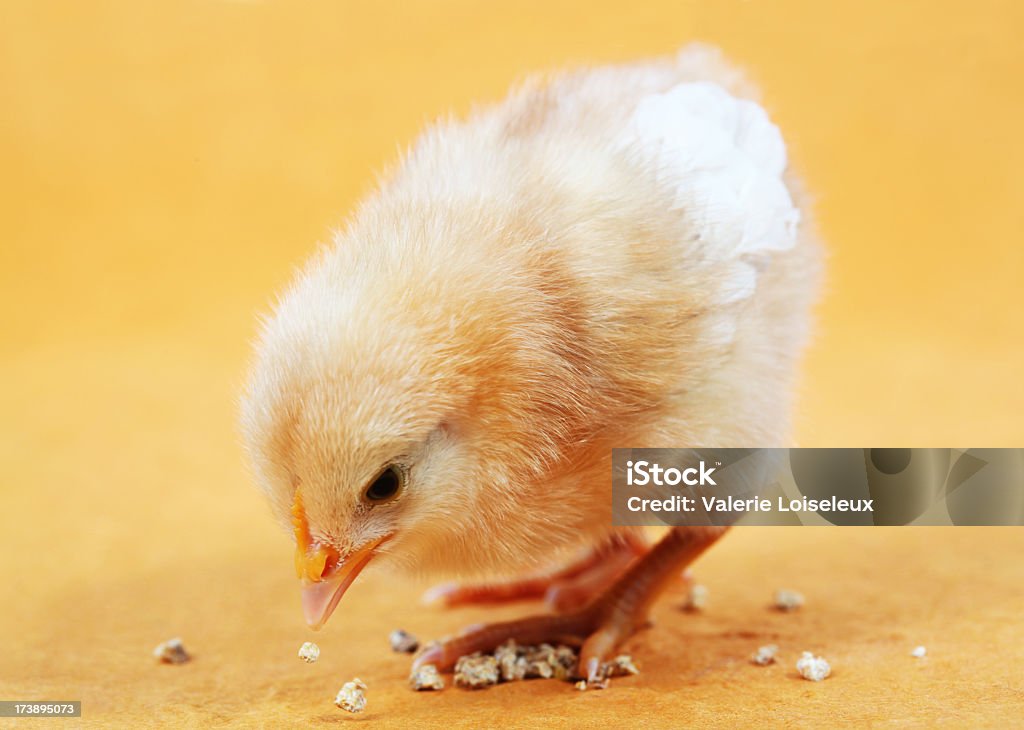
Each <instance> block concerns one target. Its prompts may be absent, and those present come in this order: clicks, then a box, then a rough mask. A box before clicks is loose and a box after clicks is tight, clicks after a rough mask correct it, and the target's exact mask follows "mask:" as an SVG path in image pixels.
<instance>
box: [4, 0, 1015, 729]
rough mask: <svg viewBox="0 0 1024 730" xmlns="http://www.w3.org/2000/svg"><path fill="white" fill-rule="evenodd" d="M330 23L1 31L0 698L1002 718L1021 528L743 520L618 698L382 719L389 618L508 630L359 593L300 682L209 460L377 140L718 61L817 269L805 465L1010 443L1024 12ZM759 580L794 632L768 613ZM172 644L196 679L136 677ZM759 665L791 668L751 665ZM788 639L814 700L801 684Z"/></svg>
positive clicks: (90, 18)
mask: <svg viewBox="0 0 1024 730" xmlns="http://www.w3.org/2000/svg"><path fill="white" fill-rule="evenodd" d="M352 5H353V7H346V6H345V5H339V4H337V3H326V2H325V3H308V4H306V3H304V4H303V9H304V11H305V14H303V15H299V14H298V13H297V11H296V10H295V7H296V6H295V5H294V4H285V3H280V4H278V3H259V2H209V1H205V0H204V1H202V2H199V1H198V0H197V1H195V2H183V3H166V4H163V5H160V6H159V7H158V8H157V9H154V8H155V7H157V6H156V4H153V3H133V2H126V1H123V2H109V3H104V4H91V3H90V4H83V3H75V2H66V3H47V2H35V3H18V4H14V3H10V4H8V7H5V8H4V10H3V12H2V17H0V108H2V109H3V110H4V112H3V114H2V115H0V117H2V118H0V168H2V169H3V170H4V175H3V176H0V241H2V244H0V307H2V309H3V311H4V313H5V316H4V324H3V332H4V336H3V343H2V345H0V348H2V349H0V494H2V495H3V507H4V509H3V510H2V512H0V536H2V537H0V540H2V543H0V548H2V550H0V585H3V586H4V587H5V589H6V590H5V591H4V593H3V594H2V598H3V609H2V611H0V636H3V646H2V649H3V650H2V652H0V697H2V698H34V699H44V698H49V699H75V698H80V699H82V700H83V701H84V704H85V718H84V719H83V721H82V723H83V724H89V723H90V722H106V723H111V724H118V725H122V726H134V727H137V726H140V725H146V724H150V723H160V724H166V725H170V724H192V725H196V726H199V725H201V726H210V725H220V724H224V725H230V724H239V725H259V724H265V725H266V726H268V727H279V726H283V725H289V724H294V725H296V726H305V725H306V724H308V723H309V721H310V720H323V721H324V722H336V723H341V722H347V721H350V720H351V719H352V718H348V717H343V716H342V713H340V711H337V710H335V708H334V707H333V705H332V704H331V698H332V697H333V694H334V692H335V691H336V690H337V689H338V687H339V686H340V685H341V683H342V682H343V681H345V680H347V679H349V678H351V676H352V675H359V676H361V677H362V678H363V679H364V680H366V681H367V683H368V684H369V686H370V690H369V698H370V709H369V711H368V712H367V713H366V714H365V715H364V716H363V718H362V719H364V720H366V721H367V722H369V723H370V724H380V725H394V726H400V725H403V724H405V725H408V724H410V723H412V722H413V721H415V722H416V723H419V724H422V725H427V724H430V723H434V724H437V725H439V726H449V727H479V726H482V725H488V724H494V723H496V722H499V721H507V720H510V719H515V720H518V721H519V724H523V725H540V724H544V723H545V722H555V721H561V720H563V719H564V718H566V717H570V718H572V719H573V720H574V721H575V724H579V725H588V724H594V725H597V724H615V723H619V722H621V723H630V722H635V721H637V720H638V719H639V718H643V719H645V720H647V721H649V722H650V723H651V725H653V726H657V725H666V726H679V725H683V724H686V723H688V722H691V721H692V722H695V723H700V724H707V725H713V724H720V725H726V726H731V725H734V724H754V723H759V722H762V721H764V720H765V719H768V720H773V721H776V722H778V723H790V724H793V725H810V724H812V723H814V722H816V721H817V722H822V723H832V722H835V721H838V720H856V721H859V722H862V723H866V722H871V721H875V722H877V723H878V724H880V725H890V724H891V725H901V726H903V725H911V726H914V725H918V726H930V725H933V724H935V723H941V722H946V723H947V724H949V725H951V726H956V725H962V724H965V723H967V722H970V723H972V724H982V725H992V726H999V725H1005V724H1006V723H1008V722H1009V721H1010V720H1011V719H1012V718H1019V717H1021V715H1022V713H1024V669H1022V667H1024V664H1022V659H1024V657H1022V652H1024V650H1022V648H1021V647H1022V646H1024V618H1022V617H1024V600H1022V595H1024V590H1022V588H1021V585H1022V581H1021V578H1022V574H1021V569H1020V563H1019V556H1020V555H1021V554H1022V548H1024V532H1022V531H1021V530H1014V529H999V530H994V529H993V530H967V529H946V530H944V529H906V530H881V529H876V530H839V529H832V530H812V529H807V528H804V529H782V528H777V529H774V530H764V529H762V530H755V529H752V528H751V529H744V530H741V531H737V532H736V533H735V534H733V535H731V536H730V537H729V538H728V539H727V541H725V542H724V543H723V544H722V545H720V546H718V547H716V548H715V549H714V551H713V552H712V553H710V554H709V555H708V556H707V558H706V559H705V560H704V561H702V562H701V563H700V565H699V566H698V572H699V575H700V577H701V579H702V580H703V581H704V582H706V583H707V584H708V585H709V586H710V587H711V590H712V596H713V598H712V606H711V609H710V610H709V612H708V613H707V614H706V615H703V616H689V615H684V614H680V613H677V612H675V611H674V610H673V608H672V604H673V603H674V602H677V600H678V599H677V598H669V599H666V600H665V601H664V602H663V603H662V604H661V605H660V607H659V609H658V611H657V618H658V627H657V628H655V629H653V630H652V631H650V632H647V633H646V634H644V635H642V636H641V637H638V638H637V639H635V640H634V641H633V642H632V643H631V644H630V645H629V647H628V648H629V649H630V650H631V651H632V652H633V653H634V654H635V655H636V657H637V661H638V662H639V663H640V664H641V666H642V668H643V674H642V675H641V676H640V677H637V678H635V679H628V680H621V681H619V682H617V683H616V684H614V685H613V688H612V690H611V691H610V692H605V693H585V694H582V695H581V694H579V693H576V692H574V691H572V690H571V689H570V688H568V687H566V686H563V685H560V684H558V683H554V682H532V683H524V684H521V685H514V686H505V687H499V688H497V689H494V690H489V691H486V692H481V693H467V692H461V691H454V690H453V691H446V692H444V693H441V694H438V695H426V694H423V695H417V694H414V693H412V692H409V691H406V690H405V689H404V686H403V682H404V675H405V671H406V664H407V660H406V659H405V658H402V657H397V656H394V655H392V654H391V653H390V652H389V650H388V649H387V646H386V633H387V631H388V630H389V629H390V628H393V627H395V626H405V627H406V628H408V629H410V630H413V631H416V632H417V633H419V634H421V635H422V636H424V637H428V636H430V635H433V634H438V633H444V632H447V631H450V630H452V629H454V628H456V627H458V626H461V625H462V624H465V623H469V622H473V621H476V620H481V619H483V618H485V617H491V616H495V617H507V616H512V615H518V614H519V613H521V612H522V611H524V610H526V607H512V608H506V609H502V610H500V611H494V612H481V611H471V610H460V611H456V612H450V613H445V612H441V611H436V610H423V609H419V608H417V607H415V606H414V603H413V598H414V596H415V595H416V593H417V591H418V590H419V588H421V587H422V585H423V584H419V585H418V586H417V585H414V584H413V583H411V582H409V580H408V579H406V578H404V577H398V576H393V577H392V576H385V575H377V574H373V573H372V572H370V573H368V574H367V575H366V578H365V580H363V579H361V580H360V583H359V584H358V585H356V587H354V588H353V590H352V591H351V593H350V595H349V596H348V597H346V599H345V603H344V604H343V606H342V608H341V609H340V611H339V614H338V615H337V616H336V617H335V618H334V619H333V620H332V621H331V623H330V624H329V625H328V627H327V629H326V631H325V632H324V633H323V634H322V635H320V636H318V637H317V640H318V641H319V643H320V645H321V647H322V648H323V659H322V660H321V662H320V663H319V664H316V665H313V666H307V665H305V664H302V663H301V662H300V661H299V660H298V659H297V658H296V656H295V652H296V651H297V649H298V646H299V645H300V644H301V642H302V641H304V640H306V639H307V638H308V636H309V633H308V632H307V631H306V630H305V629H304V628H303V626H302V624H301V620H300V612H299V606H298V597H297V594H296V591H295V586H294V585H293V582H294V579H293V578H292V576H291V550H290V548H289V545H288V542H287V539H286V536H284V535H282V534H280V533H279V532H277V531H276V529H275V528H274V527H273V526H272V524H271V522H270V519H269V517H268V516H267V514H266V511H265V508H264V506H263V505H262V504H261V502H260V501H259V498H258V497H257V495H256V494H255V492H254V490H252V488H251V487H250V485H249V482H248V479H247V477H246V475H245V472H244V469H243V468H242V464H241V459H240V455H239V452H238V448H237V445H236V437H235V435H234V425H233V420H234V405H233V400H234V397H235V393H236V391H237V384H238V382H239V380H240V374H241V371H242V368H243V361H244V358H245V352H246V341H247V339H248V338H249V337H250V336H251V334H252V331H253V312H254V311H255V310H256V309H258V308H260V307H262V306H263V305H264V304H265V303H266V301H267V300H268V299H269V295H270V292H271V291H272V290H273V289H274V288H275V287H276V286H278V285H280V284H281V283H282V282H283V281H284V279H285V277H286V276H287V274H288V271H289V269H290V267H291V266H293V265H294V264H295V263H297V262H298V261H299V260H301V259H302V258H303V257H304V256H305V255H306V254H307V253H308V252H309V251H310V250H311V248H312V244H313V242H314V241H315V240H317V239H318V238H323V237H325V231H326V230H327V228H328V227H329V226H330V225H333V224H335V223H337V222H338V221H339V220H340V219H341V217H342V215H343V214H344V212H345V211H346V210H347V209H348V208H349V207H350V206H351V205H352V203H353V201H354V199H355V197H356V196H357V194H359V193H360V192H361V191H363V190H365V189H367V187H368V186H369V185H370V181H371V179H372V172H373V171H374V170H375V169H377V168H379V167H380V166H381V165H382V164H383V163H384V162H385V161H387V160H389V159H391V158H392V156H393V153H394V148H395V143H396V141H398V142H403V143H404V142H405V141H407V140H409V139H410V137H411V135H412V134H413V133H414V132H415V130H416V129H417V128H418V127H419V125H420V123H421V121H422V120H423V119H424V118H427V117H429V116H431V115H434V114H437V113H440V112H442V111H445V110H447V109H450V108H454V109H456V110H462V109H465V108H467V106H468V104H469V103H470V102H471V101H472V100H475V99H481V98H483V99H486V98H493V97H496V96H498V95H500V94H501V93H502V91H503V89H504V88H505V87H506V86H507V84H508V83H509V82H510V81H511V80H513V79H514V78H515V77H516V76H518V75H519V74H521V73H522V72H523V71H524V70H527V69H534V68H545V67H549V66H552V65H558V64H562V63H566V62H571V61H577V60H616V59H625V58H632V57H637V56H643V55H649V54H652V53H659V52H667V51H670V50H671V49H673V48H675V47H677V46H678V45H680V44H681V43H682V42H683V41H685V40H687V39H691V38H695V37H700V38H704V39H707V40H712V41H714V42H716V43H719V44H721V45H722V46H723V47H724V48H725V49H726V50H727V51H728V52H729V53H730V54H731V55H732V56H734V57H735V58H736V59H737V60H738V61H740V62H741V63H743V64H745V65H747V66H749V67H750V68H752V69H754V70H755V71H756V76H757V78H758V79H759V80H760V81H761V83H762V85H763V87H764V89H765V97H766V101H767V103H768V105H769V107H770V108H771V109H772V111H773V114H774V116H775V117H776V118H777V119H778V120H779V122H780V123H781V124H782V126H783V127H784V129H786V130H787V134H788V136H789V138H790V142H791V149H792V152H793V157H794V159H795V160H796V162H797V164H798V165H799V166H800V167H801V168H802V169H803V170H804V171H805V172H806V177H807V179H808V183H809V186H810V187H811V189H812V190H813V191H814V192H815V193H816V194H817V195H818V196H819V198H820V205H819V210H820V218H821V224H822V228H823V230H824V233H825V236H826V238H827V240H828V244H829V248H830V252H831V254H832V256H831V262H830V278H831V281H830V288H829V293H828V296H827V297H826V300H825V302H824V303H823V306H822V307H821V310H820V319H821V333H820V336H819V337H818V339H817V340H816V343H815V346H814V349H813V350H812V352H811V353H810V356H809V360H808V368H807V371H808V372H807V379H806V383H805V387H804V397H803V399H802V402H801V409H800V418H799V433H798V435H799V437H800V440H801V442H802V443H803V444H806V445H857V446H871V445H943V446H945V445H985V446H1022V445H1024V427H1022V426H1021V419H1020V413H1021V412H1022V410H1024V388H1022V386H1021V381H1020V373H1021V372H1024V345H1022V343H1024V324H1022V316H1021V308H1020V293H1019V286H1020V284H1019V282H1020V276H1021V272H1022V270H1024V247H1022V246H1021V245H1020V240H1021V239H1020V231H1021V230H1022V228H1024V225H1022V224H1024V220H1022V216H1024V207H1022V206H1020V205H1019V202H1020V200H1021V199H1022V197H1024V196H1022V192H1024V189H1022V188H1024V183H1022V177H1021V176H1020V174H1019V171H1020V169H1021V168H1022V167H1024V159H1022V154H1024V151H1022V150H1024V146H1022V145H1021V144H1020V143H1019V129H1020V128H1021V127H1022V126H1024V95H1022V92H1021V88H1020V83H1019V80H1020V78H1021V77H1022V75H1024V59H1022V53H1024V51H1022V48H1021V45H1020V43H1019V39H1020V37H1021V33H1022V30H1024V24H1022V22H1021V21H1022V18H1021V13H1022V11H1021V6H1020V5H1019V4H1018V3H1011V2H1006V3H995V2H973V3H957V4H955V5H950V7H948V8H946V9H944V10H942V11H941V12H940V11H939V10H937V9H936V6H935V5H934V4H932V3H914V2H907V3H886V2H878V3H856V4H854V3H851V4H849V5H846V6H845V7H844V6H842V5H839V4H835V3H796V2H781V1H780V2H772V3H767V2H737V3H731V2H721V3H694V4H685V3H679V2H664V3H650V4H643V7H642V8H641V7H638V5H639V4H626V5H625V8H626V9H623V7H622V6H619V7H616V6H613V5H611V4H607V3H600V2H586V3H583V2H579V3H577V2H562V1H561V0H545V1H544V2H530V3H517V4H515V7H514V9H513V6H512V5H509V6H507V7H506V8H504V9H496V6H494V5H493V4H490V3H486V4H485V3H475V2H462V3H457V2H445V3H441V2H432V1H428V0H422V1H421V2H414V3H403V4H402V10H401V11H398V10H394V11H383V10H374V11H368V10H358V9H357V8H356V7H354V6H355V5H356V4H355V3H353V4H352ZM359 5H366V6H370V5H373V6H374V7H379V5H378V4H370V3H365V4H359ZM381 5H382V4H381ZM784 585H785V586H791V587H794V588H797V589H799V590H802V591H803V592H804V593H806V594H807V596H808V606H807V608H806V610H805V611H804V612H802V613H800V614H798V615H793V616H783V615H778V614H775V613H772V612H770V611H767V610H766V608H765V604H766V603H767V601H768V600H769V598H770V595H771V591H772V590H773V589H774V588H776V587H779V586H784ZM176 634H180V635H182V636H183V637H184V638H185V640H186V642H187V644H188V646H189V647H190V648H191V649H192V650H193V651H194V652H195V653H196V655H197V659H196V661H195V662H193V663H192V664H190V665H186V666H182V667H161V666H156V665H154V663H153V662H152V660H151V658H150V656H149V651H150V650H151V649H152V647H153V646H154V645H155V644H156V643H157V642H159V641H161V640H163V639H166V638H169V637H170V636H173V635H176ZM767 641H772V642H775V643H779V644H780V645H782V647H783V649H782V651H783V659H784V661H783V663H782V664H781V665H780V666H776V667H770V668H767V669H760V668H757V667H752V666H750V665H748V664H747V663H746V657H747V656H748V654H749V653H750V652H751V651H753V650H754V649H755V648H756V646H757V645H758V644H760V643H765V642H767ZM917 644H925V645H927V646H928V648H929V658H928V659H927V660H925V661H916V660H913V659H912V658H911V657H910V656H909V651H910V650H911V649H912V648H913V646H915V645H917ZM802 649H812V650H815V651H818V652H820V653H822V654H824V655H825V656H827V657H828V658H829V659H830V660H831V661H832V662H833V665H834V667H835V676H834V677H833V678H831V679H829V680H828V681H826V682H824V683H822V684H819V685H815V684H811V683H808V682H804V681H802V680H799V679H797V678H795V675H794V672H793V669H792V665H793V662H794V660H795V657H796V655H797V653H798V652H799V651H800V650H802ZM11 722H12V723H13V721H11ZM26 722H27V721H26ZM61 722H66V721H61ZM18 724H19V725H25V724H26V723H25V722H22V721H18ZM46 724H49V723H46V722H39V725H46ZM53 724H57V721H54V722H53ZM74 724H75V723H73V722H67V725H62V726H65V727H68V726H72V725H74Z"/></svg>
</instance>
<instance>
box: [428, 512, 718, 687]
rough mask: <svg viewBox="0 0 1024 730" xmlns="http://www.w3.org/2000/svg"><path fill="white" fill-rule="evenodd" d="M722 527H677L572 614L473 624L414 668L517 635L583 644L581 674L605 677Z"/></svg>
mask: <svg viewBox="0 0 1024 730" xmlns="http://www.w3.org/2000/svg"><path fill="white" fill-rule="evenodd" d="M724 532H725V528H721V527H684V528H678V527H677V528H674V529H672V530H671V531H670V532H669V533H668V534H667V535H666V536H665V537H664V538H663V539H662V541H661V542H659V543H658V544H657V545H656V546H655V547H654V548H653V549H652V550H650V551H649V552H648V553H647V554H646V555H645V556H644V557H642V558H641V559H639V560H637V561H635V562H634V563H633V564H632V565H631V566H630V567H629V568H628V569H627V570H626V572H625V573H624V574H623V575H622V576H621V577H620V578H619V579H618V580H616V581H615V582H614V583H613V584H612V585H611V587H609V588H607V589H606V590H605V591H603V592H601V593H599V594H598V595H597V597H596V598H594V600H592V601H591V602H590V603H587V604H586V605H584V606H583V607H581V608H578V609H577V610H575V611H572V612H570V613H564V614H555V615H541V616H530V617H527V618H523V619H518V620H515V621H505V622H502V623H494V624H487V625H484V626H476V627H471V628H470V629H469V630H466V631H463V632H462V633H460V634H459V635H457V636H455V637H452V638H448V639H445V640H443V641H440V642H436V643H434V644H431V645H428V646H427V647H426V648H425V649H424V650H423V651H422V652H421V653H420V654H419V655H418V656H417V657H416V659H415V661H414V662H413V671H415V670H416V669H418V668H419V667H421V666H423V665H425V664H435V665H437V667H438V669H441V670H448V669H451V668H452V667H453V666H454V665H455V663H456V662H457V661H458V660H459V657H462V656H465V655H468V654H473V653H475V652H490V651H493V650H494V649H495V647H497V646H499V645H500V644H503V643H504V642H506V641H508V640H509V639H513V640H515V641H516V642H517V643H519V644H542V643H545V642H549V643H562V644H569V645H573V646H580V647H581V649H580V656H579V665H578V666H577V669H576V674H577V676H581V677H585V678H586V679H587V681H588V682H601V681H602V680H603V679H604V677H603V676H602V666H603V665H604V663H605V662H606V661H607V660H608V659H609V658H610V656H611V655H612V652H613V651H614V650H615V649H616V648H617V647H618V646H619V644H621V643H622V642H623V641H625V640H626V639H628V638H629V637H630V636H632V635H633V634H634V633H635V632H636V631H638V630H639V629H641V628H643V627H644V626H646V625H647V623H648V620H647V614H648V611H649V609H650V606H651V603H652V602H653V601H654V599H655V598H656V597H657V596H658V594H660V593H661V591H662V590H663V589H664V587H665V585H666V583H668V582H669V581H671V580H674V579H675V578H676V576H677V575H678V571H679V570H681V569H682V568H684V567H685V566H687V565H689V564H690V563H691V562H692V561H693V560H694V559H695V558H696V557H697V556H698V555H700V554H701V553H702V552H704V550H706V549H707V548H708V547H709V546H710V545H711V544H713V543H714V542H715V541H716V540H717V539H718V538H719V537H720V536H721V535H722V534H724Z"/></svg>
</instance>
